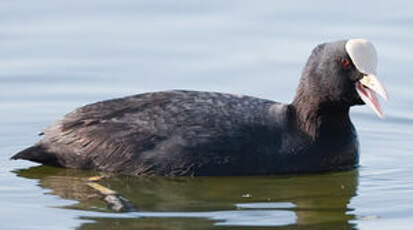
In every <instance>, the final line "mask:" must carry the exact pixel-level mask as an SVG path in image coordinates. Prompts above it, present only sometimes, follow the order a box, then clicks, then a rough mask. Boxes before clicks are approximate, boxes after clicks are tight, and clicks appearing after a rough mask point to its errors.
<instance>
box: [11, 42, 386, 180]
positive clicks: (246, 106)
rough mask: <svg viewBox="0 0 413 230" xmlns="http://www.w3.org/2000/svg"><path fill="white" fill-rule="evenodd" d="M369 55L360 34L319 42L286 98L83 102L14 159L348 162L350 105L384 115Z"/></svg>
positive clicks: (227, 166) (308, 166)
mask: <svg viewBox="0 0 413 230" xmlns="http://www.w3.org/2000/svg"><path fill="white" fill-rule="evenodd" d="M372 49H373V50H372ZM373 51H374V52H373ZM369 55H370V56H369ZM366 57H367V59H366ZM374 58H375V50H374V47H372V45H371V44H370V43H368V42H367V41H365V40H349V41H338V42H333V43H324V44H321V45H319V46H317V47H316V48H315V49H314V50H313V52H312V54H311V56H310V58H309V60H308V62H307V64H306V66H305V68H304V71H303V74H302V77H301V80H300V85H299V87H298V89H297V93H296V96H295V98H294V100H293V102H292V103H291V104H281V103H278V102H274V101H270V100H264V99H259V98H254V97H249V96H240V95H231V94H223V93H212V92H197V91H183V90H181V91H178V90H177V91H165V92H155V93H146V94H139V95H135V96H129V97H125V98H120V99H114V100H108V101H103V102H98V103H95V104H91V105H87V106H84V107H81V108H79V109H77V110H75V111H73V112H71V113H69V114H67V115H66V116H64V117H63V119H61V120H59V121H58V122H56V123H55V124H53V125H52V126H50V127H49V128H47V129H46V130H44V132H43V133H42V135H43V138H42V139H41V140H40V141H39V142H38V143H37V144H36V145H34V146H32V147H30V148H28V149H25V150H23V151H21V152H19V153H17V154H16V155H14V156H13V157H12V159H26V160H31V161H35V162H40V163H43V164H47V165H54V166H60V167H67V168H81V169H92V170H101V171H109V172H114V173H122V174H130V175H177V176H189V175H191V176H201V175H209V176H212V175H266V174H277V173H307V172H322V171H333V170H344V169H350V168H354V167H357V165H358V159H359V155H358V141H357V134H356V131H355V129H354V127H353V125H352V123H351V121H350V118H349V110H350V107H351V106H353V105H358V104H364V103H367V104H368V105H369V106H371V107H372V108H373V109H374V110H375V112H376V113H377V114H378V115H379V116H382V112H381V109H380V107H379V106H378V102H377V99H376V98H375V95H374V92H378V93H380V95H384V96H385V98H387V95H386V94H385V91H384V88H383V87H382V86H381V84H380V82H379V81H378V80H377V78H376V77H375V75H374V73H373V72H372V73H370V72H362V71H361V70H363V71H365V70H366V69H367V71H374V70H375V62H374V61H376V60H375V59H374ZM360 60H361V61H360ZM373 91H374V92H373Z"/></svg>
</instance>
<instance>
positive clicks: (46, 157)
mask: <svg viewBox="0 0 413 230" xmlns="http://www.w3.org/2000/svg"><path fill="white" fill-rule="evenodd" d="M10 159H11V160H18V159H23V160H29V161H34V162H38V163H42V164H45V165H52V166H61V165H60V164H59V161H58V159H57V157H56V155H55V154H53V153H49V152H47V150H46V149H45V148H43V147H42V146H41V145H34V146H31V147H29V148H27V149H24V150H22V151H20V152H18V153H16V154H15V155H14V156H12V157H11V158H10Z"/></svg>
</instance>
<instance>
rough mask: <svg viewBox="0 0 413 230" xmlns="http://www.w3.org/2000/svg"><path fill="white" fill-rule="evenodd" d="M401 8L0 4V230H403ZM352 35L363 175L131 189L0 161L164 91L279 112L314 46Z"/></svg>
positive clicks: (137, 182)
mask: <svg viewBox="0 0 413 230" xmlns="http://www.w3.org/2000/svg"><path fill="white" fill-rule="evenodd" d="M411 12H413V4H412V3H411V2H409V1H363V2H362V3H360V2H359V1H357V2H356V1H347V2H343V1H337V2H331V1H311V2H308V3H307V2H303V1H295V0H293V1H287V2H285V1H283V2H279V1H259V2H255V1H239V0H237V1H225V2H224V1H218V0H213V1H192V0H191V1H172V0H169V1H167V0H164V1H131V0H130V1H129V0H121V1H114V0H99V1H97V0H89V1H52V0H40V1H27V0H26V1H24V0H21V1H11V0H3V1H1V2H0V15H1V16H0V19H1V20H0V28H1V30H0V127H1V129H0V137H1V138H0V228H1V229H136V228H145V229H239V228H241V227H244V228H248V229H252V228H265V227H268V228H279V229H308V228H316V229H317V228H320V229H412V228H413V224H412V223H413V221H412V220H413V205H412V203H413V198H412V197H413V196H412V194H413V184H412V183H411V181H412V180H413V154H411V153H412V151H413V147H412V146H411V145H410V144H411V143H412V142H411V140H412V137H413V131H412V130H413V129H412V128H413V110H412V109H411V107H410V106H409V103H410V101H411V95H412V93H411V89H410V87H411V86H410V85H411V84H412V83H413V80H411V78H410V68H411V63H412V61H413V46H412V45H411V41H412V39H413V30H412V29H411V28H412V27H411V26H412V24H413V15H412V14H411ZM350 37H352V38H354V37H364V38H368V39H369V40H371V41H372V42H373V43H374V44H375V45H376V47H377V49H378V52H379V69H378V73H379V74H378V75H379V78H380V79H381V80H382V82H383V83H384V85H385V86H386V88H387V90H388V91H389V94H390V103H386V104H383V109H384V111H385V114H386V116H387V119H386V120H380V119H378V118H377V117H376V116H375V115H374V113H373V112H372V111H370V110H369V109H368V108H365V107H357V108H353V109H352V112H351V113H352V115H351V116H352V119H353V122H354V123H355V126H356V127H357V130H358V133H359V136H360V143H361V167H360V168H359V169H357V170H354V171H350V172H341V173H327V174H321V175H290V176H272V177H222V178H221V177H214V178H209V177H203V178H157V177H155V178H133V177H119V176H113V177H110V178H107V179H104V180H103V181H102V182H101V184H102V185H105V186H107V187H110V188H112V189H114V190H116V191H118V192H119V193H121V194H122V195H123V196H125V197H127V198H128V199H129V200H130V201H131V202H133V203H134V204H136V206H137V207H138V208H139V210H140V211H139V212H134V213H124V214H120V213H114V212H111V211H110V209H108V208H107V206H106V204H105V203H103V202H102V200H101V197H99V194H97V193H96V192H95V191H93V190H91V189H90V188H89V187H87V186H86V184H85V178H87V177H88V176H91V175H96V174H97V173H91V172H82V171H76V170H64V169H54V168H47V167H37V164H35V163H31V162H25V161H9V160H8V158H9V157H10V156H11V155H12V154H13V153H15V152H17V151H18V150H20V149H22V148H24V147H27V146H29V145H31V144H33V143H34V142H36V141H37V140H38V137H37V136H36V133H38V132H39V131H40V130H41V129H42V128H44V127H46V126H47V125H49V124H50V123H51V122H53V121H54V120H56V119H58V118H59V117H61V116H62V115H64V114H65V113H67V112H69V111H71V110H72V109H74V108H76V107H78V106H80V105H84V104H87V103H91V102H95V101H98V100H103V99H108V98H113V97H119V96H125V95H130V94H136V93H142V92H147V91H156V90H166V89H174V88H179V89H195V90H208V91H222V92H230V93H239V94H247V95H252V96H258V97H262V98H269V99H274V100H277V101H283V102H287V101H290V100H291V99H292V97H293V96H294V91H295V88H296V85H297V83H298V79H299V75H300V71H301V68H302V67H303V65H304V62H305V60H306V59H307V57H308V55H309V53H310V51H311V49H312V48H313V47H314V46H315V45H316V44H318V43H320V42H323V41H329V40H338V39H345V38H350Z"/></svg>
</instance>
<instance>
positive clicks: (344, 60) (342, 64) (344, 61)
mask: <svg viewBox="0 0 413 230" xmlns="http://www.w3.org/2000/svg"><path fill="white" fill-rule="evenodd" d="M341 66H343V68H345V69H347V68H348V67H350V62H349V61H348V60H347V59H346V58H343V59H341Z"/></svg>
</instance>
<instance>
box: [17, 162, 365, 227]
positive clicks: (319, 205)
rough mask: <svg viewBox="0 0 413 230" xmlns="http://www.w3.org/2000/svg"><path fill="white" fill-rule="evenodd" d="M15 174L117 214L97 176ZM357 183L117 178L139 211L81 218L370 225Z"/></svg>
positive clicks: (112, 222)
mask: <svg viewBox="0 0 413 230" xmlns="http://www.w3.org/2000/svg"><path fill="white" fill-rule="evenodd" d="M16 174H17V175H18V176H19V177H23V178H28V179H38V180H39V185H40V187H42V188H43V189H45V190H48V191H49V192H48V194H52V195H57V196H59V197H60V198H62V199H70V200H76V201H78V203H75V204H71V205H69V206H63V207H62V208H69V209H76V210H87V211H93V212H113V211H112V210H111V209H109V208H108V207H107V204H106V203H105V202H104V201H103V200H102V195H101V194H100V193H98V192H97V191H95V190H93V189H92V188H90V187H89V186H87V178H88V177H89V176H93V175H98V174H97V173H91V172H84V171H79V170H67V169H66V170H65V169H56V168H50V167H34V168H30V169H28V170H19V171H17V172H16ZM357 180H358V172H357V170H354V171H349V172H341V173H332V174H321V175H307V176H266V177H197V178H186V177H178V178H165V177H130V176H115V175H112V176H109V177H108V178H106V179H104V180H102V181H101V182H99V183H100V184H101V185H104V186H105V187H107V188H110V189H112V190H115V191H117V192H118V193H120V194H121V195H123V196H124V197H126V198H127V199H128V200H129V201H130V202H132V203H134V204H135V205H136V206H137V208H138V209H139V211H138V212H131V213H125V214H113V216H106V217H105V216H104V217H99V214H98V213H96V214H92V213H91V216H92V217H90V216H84V217H81V219H85V220H93V221H94V223H88V224H84V225H83V226H82V227H80V228H79V229H112V228H119V229H136V228H145V229H147V228H149V229H182V228H184V229H212V228H214V227H221V228H224V227H225V228H226V229H238V228H239V226H267V227H268V226H278V227H280V228H283V229H300V227H304V226H305V227H310V226H311V227H317V228H330V229H338V228H339V229H351V228H352V227H353V226H354V224H352V223H351V220H357V219H358V218H364V217H362V216H356V215H354V214H352V211H353V209H352V208H351V207H348V205H349V203H350V200H351V199H352V197H354V196H355V195H356V190H357V186H358V181H357ZM93 215H96V217H93ZM231 226H232V227H231ZM281 226H282V227H281Z"/></svg>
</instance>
